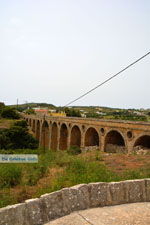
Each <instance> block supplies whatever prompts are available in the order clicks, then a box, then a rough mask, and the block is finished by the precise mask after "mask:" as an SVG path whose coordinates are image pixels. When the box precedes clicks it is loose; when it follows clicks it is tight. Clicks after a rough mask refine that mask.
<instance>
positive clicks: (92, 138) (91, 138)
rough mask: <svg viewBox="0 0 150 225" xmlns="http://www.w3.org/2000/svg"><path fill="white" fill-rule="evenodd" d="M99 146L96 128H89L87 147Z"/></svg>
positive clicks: (86, 140)
mask: <svg viewBox="0 0 150 225" xmlns="http://www.w3.org/2000/svg"><path fill="white" fill-rule="evenodd" d="M90 146H96V147H98V146H99V135H98V132H97V131H96V129H95V128H92V127H90V128H88V129H87V131H86V133H85V147H90Z"/></svg>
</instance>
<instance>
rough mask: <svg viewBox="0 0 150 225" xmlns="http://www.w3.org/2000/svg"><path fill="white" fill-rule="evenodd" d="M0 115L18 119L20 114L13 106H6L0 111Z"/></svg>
mask: <svg viewBox="0 0 150 225" xmlns="http://www.w3.org/2000/svg"><path fill="white" fill-rule="evenodd" d="M1 117H3V118H8V119H19V118H20V115H19V113H17V112H16V110H15V109H14V108H11V107H8V106H6V107H4V108H3V109H2V111H1Z"/></svg>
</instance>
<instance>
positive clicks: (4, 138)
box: [0, 121, 38, 149]
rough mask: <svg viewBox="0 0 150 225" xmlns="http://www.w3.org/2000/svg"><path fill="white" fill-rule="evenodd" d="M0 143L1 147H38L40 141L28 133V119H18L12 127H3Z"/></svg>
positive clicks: (0, 133)
mask: <svg viewBox="0 0 150 225" xmlns="http://www.w3.org/2000/svg"><path fill="white" fill-rule="evenodd" d="M0 143H1V144H0V149H25V148H30V149H36V148H38V141H37V140H36V139H35V138H34V137H33V136H32V135H31V134H29V133H28V128H27V123H26V121H17V122H16V123H15V124H14V125H13V126H12V127H11V128H10V129H3V130H2V129H1V130H0Z"/></svg>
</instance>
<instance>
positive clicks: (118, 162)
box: [0, 149, 150, 207]
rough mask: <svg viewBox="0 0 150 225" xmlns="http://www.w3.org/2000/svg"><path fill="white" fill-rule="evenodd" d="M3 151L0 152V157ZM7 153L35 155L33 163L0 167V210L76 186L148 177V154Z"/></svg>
mask: <svg viewBox="0 0 150 225" xmlns="http://www.w3.org/2000/svg"><path fill="white" fill-rule="evenodd" d="M1 153H4V150H0V154H1ZM7 153H17V154H18V153H34V154H38V155H39V163H35V164H0V174H1V176H0V207H4V206H6V205H8V204H14V203H18V202H23V201H24V200H25V199H28V198H35V197H39V196H40V195H41V194H44V193H47V192H53V191H56V190H59V189H61V188H64V187H69V186H73V185H76V184H79V183H89V182H100V181H102V182H110V181H120V180H126V179H139V178H148V177H149V178H150V155H145V156H139V155H130V156H127V155H124V154H122V155H119V154H104V153H100V152H99V151H91V152H87V153H81V154H77V153H78V150H77V149H76V150H73V151H72V152H69V153H68V152H67V151H57V152H54V151H50V150H47V152H46V153H43V150H42V149H41V150H36V149H35V150H31V149H24V150H22V149H20V150H19V149H18V150H7Z"/></svg>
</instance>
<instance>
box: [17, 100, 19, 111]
mask: <svg viewBox="0 0 150 225" xmlns="http://www.w3.org/2000/svg"><path fill="white" fill-rule="evenodd" d="M18 102H19V99H18V98H17V109H18Z"/></svg>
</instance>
